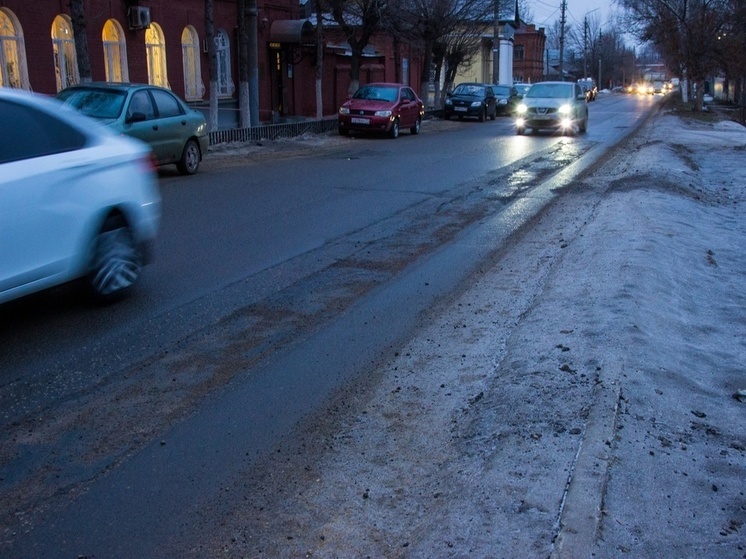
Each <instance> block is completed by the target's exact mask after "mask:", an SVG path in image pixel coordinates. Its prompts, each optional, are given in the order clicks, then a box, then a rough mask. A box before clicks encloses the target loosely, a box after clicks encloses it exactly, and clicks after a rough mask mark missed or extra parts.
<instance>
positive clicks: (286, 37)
mask: <svg viewBox="0 0 746 559" xmlns="http://www.w3.org/2000/svg"><path fill="white" fill-rule="evenodd" d="M269 41H270V43H300V44H301V45H309V44H314V43H315V42H316V34H315V33H314V29H313V24H312V23H311V22H310V21H308V20H307V19H278V20H276V21H273V22H272V25H271V26H270V28H269Z"/></svg>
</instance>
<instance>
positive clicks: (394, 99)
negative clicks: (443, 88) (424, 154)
mask: <svg viewBox="0 0 746 559" xmlns="http://www.w3.org/2000/svg"><path fill="white" fill-rule="evenodd" d="M424 114H425V105H424V104H423V103H422V101H421V100H420V98H419V97H417V94H416V93H415V92H414V91H413V90H412V88H411V87H409V86H407V85H403V84H400V83H369V84H366V85H363V86H361V87H360V89H358V90H357V91H356V92H355V95H353V96H352V97H350V98H349V99H348V100H347V101H346V102H345V103H344V104H343V105H342V106H341V107H340V108H339V133H340V134H341V135H342V136H346V135H347V134H349V133H350V130H355V131H359V132H383V133H387V134H388V135H389V137H391V138H397V137H398V136H399V130H400V129H402V128H409V131H410V132H411V133H412V134H419V133H420V127H421V126H422V116H423V115H424Z"/></svg>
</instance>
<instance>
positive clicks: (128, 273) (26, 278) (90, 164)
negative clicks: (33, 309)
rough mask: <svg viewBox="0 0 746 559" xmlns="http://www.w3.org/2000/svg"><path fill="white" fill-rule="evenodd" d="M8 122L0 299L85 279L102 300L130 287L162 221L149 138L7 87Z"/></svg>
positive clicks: (4, 111) (0, 190)
mask: <svg viewBox="0 0 746 559" xmlns="http://www.w3.org/2000/svg"><path fill="white" fill-rule="evenodd" d="M0 121H1V122H2V123H3V126H6V127H7V128H8V130H12V131H14V132H13V133H12V134H2V135H0V303H5V302H7V301H10V300H13V299H17V298H19V297H23V296H25V295H28V294H31V293H34V292H37V291H41V290H43V289H47V288H50V287H53V286H57V285H60V284H63V283H67V282H69V281H72V280H77V279H81V278H83V279H85V282H84V283H85V285H86V286H87V288H88V289H89V290H90V291H91V292H92V294H93V295H94V296H95V298H96V299H98V300H100V301H103V302H109V301H113V300H116V299H119V298H121V297H122V296H124V295H126V294H127V293H128V292H129V291H130V289H131V288H132V287H133V286H134V285H135V283H136V282H137V280H138V278H139V277H140V274H141V269H142V266H143V265H144V264H146V263H147V262H148V261H149V259H150V256H151V254H152V246H153V243H154V242H155V237H156V232H157V229H158V224H159V221H160V209H161V198H160V194H159V192H158V185H157V182H156V181H157V177H156V174H155V169H154V168H153V164H152V160H151V157H150V149H149V148H148V146H147V145H145V144H144V143H142V142H140V141H137V140H133V139H132V138H128V137H125V136H120V135H117V134H114V133H113V132H111V131H110V130H109V129H107V128H105V127H103V126H101V125H100V124H98V123H97V122H95V121H93V120H91V119H88V118H86V117H84V116H82V115H80V114H79V113H76V112H73V111H70V110H66V109H65V107H64V106H63V105H62V103H60V102H58V101H55V100H53V99H49V98H45V97H41V96H37V95H34V94H31V93H25V92H19V91H13V90H8V89H4V88H0Z"/></svg>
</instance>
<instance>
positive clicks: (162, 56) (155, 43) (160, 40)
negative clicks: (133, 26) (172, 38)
mask: <svg viewBox="0 0 746 559" xmlns="http://www.w3.org/2000/svg"><path fill="white" fill-rule="evenodd" d="M145 49H146V50H147V58H148V83H149V84H151V85H159V86H161V87H167V88H169V89H170V87H169V85H168V71H167V69H166V40H165V39H164V36H163V30H162V29H161V26H160V25H158V24H157V23H152V22H151V24H150V27H149V28H148V29H147V30H146V31H145Z"/></svg>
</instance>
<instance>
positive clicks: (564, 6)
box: [559, 0, 567, 81]
mask: <svg viewBox="0 0 746 559" xmlns="http://www.w3.org/2000/svg"><path fill="white" fill-rule="evenodd" d="M560 8H561V10H562V16H561V17H560V51H559V74H560V78H559V79H560V81H565V10H567V0H562V5H561V6H560Z"/></svg>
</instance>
